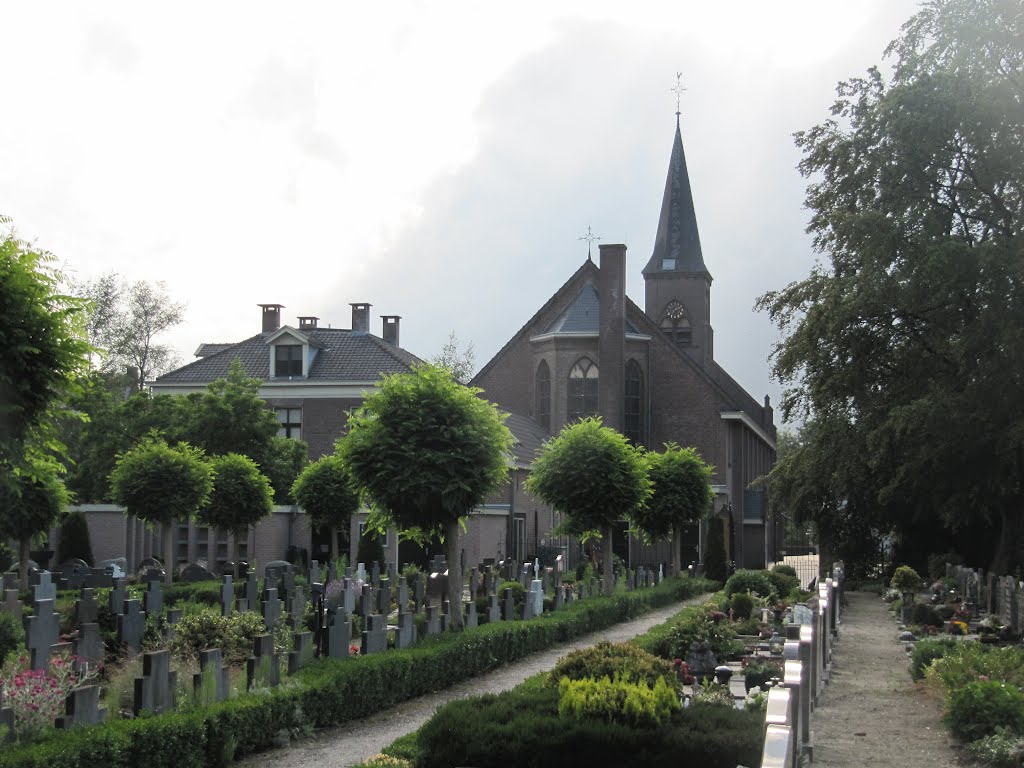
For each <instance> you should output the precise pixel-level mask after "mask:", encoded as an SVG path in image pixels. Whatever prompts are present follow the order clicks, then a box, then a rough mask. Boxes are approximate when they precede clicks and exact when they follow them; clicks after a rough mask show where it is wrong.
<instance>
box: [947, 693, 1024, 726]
mask: <svg viewBox="0 0 1024 768" xmlns="http://www.w3.org/2000/svg"><path fill="white" fill-rule="evenodd" d="M946 721H947V723H948V724H949V727H950V730H951V731H952V732H953V735H954V736H956V737H957V738H959V739H962V740H963V741H975V740H977V739H980V738H983V737H985V736H991V735H992V734H994V733H995V732H996V728H997V727H998V726H1005V727H1006V728H1009V729H1011V730H1013V731H1016V732H1020V731H1021V729H1024V692H1021V690H1020V689H1019V688H1017V687H1016V686H1013V685H1007V684H1005V683H1000V682H998V681H996V680H975V681H973V682H970V683H967V685H965V686H963V687H962V688H958V689H956V690H953V691H951V692H950V697H949V712H948V713H947V715H946Z"/></svg>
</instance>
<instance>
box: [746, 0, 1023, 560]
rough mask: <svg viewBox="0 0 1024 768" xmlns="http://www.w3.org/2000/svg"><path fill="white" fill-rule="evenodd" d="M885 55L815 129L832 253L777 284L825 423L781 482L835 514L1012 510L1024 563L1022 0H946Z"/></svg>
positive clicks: (813, 403) (922, 516)
mask: <svg viewBox="0 0 1024 768" xmlns="http://www.w3.org/2000/svg"><path fill="white" fill-rule="evenodd" d="M887 54H888V55H890V56H891V57H893V58H894V60H895V61H894V64H895V67H894V71H893V74H892V76H891V77H890V78H888V79H887V78H885V77H884V76H883V75H882V73H881V72H880V71H879V70H878V69H871V70H869V71H868V73H867V75H866V76H865V77H861V78H855V79H852V80H850V81H849V82H845V83H841V84H840V86H839V89H838V93H839V98H838V100H837V101H836V104H835V106H834V107H833V119H830V120H827V121H826V122H824V123H822V124H821V125H818V126H816V127H814V128H812V129H810V130H809V131H806V132H803V133H800V134H798V135H797V144H798V146H799V147H800V148H801V149H802V150H803V152H804V158H803V160H802V161H801V163H800V170H801V172H802V173H803V174H804V175H805V176H807V177H808V178H810V179H811V183H810V185H809V187H808V191H807V206H808V208H809V209H810V210H811V214H812V215H811V223H810V226H809V231H810V232H811V233H812V234H813V236H814V242H815V245H816V247H817V249H818V250H819V251H820V252H821V253H822V254H824V255H825V257H826V258H825V259H824V260H823V263H822V264H820V265H819V266H817V267H816V268H815V269H814V270H813V271H812V272H811V274H810V276H809V277H807V278H806V279H804V280H801V281H799V282H797V283H793V284H791V285H789V286H787V287H786V288H784V289H783V290H780V291H774V292H771V293H768V294H766V295H765V296H763V297H762V298H761V299H760V300H759V305H760V306H761V307H762V308H763V309H766V310H767V311H768V312H769V313H770V315H771V317H772V319H773V320H774V321H775V322H776V323H777V324H778V325H779V326H780V327H781V328H782V329H783V330H784V331H786V332H787V333H788V336H787V337H786V338H785V339H784V340H783V341H782V342H781V343H780V344H779V345H778V347H777V348H776V350H775V352H774V355H773V367H774V373H775V375H776V376H777V377H778V378H779V379H780V380H781V381H782V382H783V383H785V384H786V385H787V387H788V388H787V391H786V393H785V396H784V398H783V402H782V411H783V416H784V418H786V419H793V418H796V419H802V420H804V421H806V423H807V425H808V427H809V429H808V431H807V433H806V437H807V439H806V441H805V442H804V444H803V445H801V447H800V449H799V450H798V452H797V453H796V454H795V455H794V458H793V459H792V460H791V461H790V462H787V463H782V464H780V465H779V466H778V468H777V469H776V470H775V472H773V493H775V494H778V493H780V492H781V493H784V495H785V498H784V499H783V500H788V501H791V502H792V503H793V504H795V505H800V506H801V507H802V508H803V509H804V512H805V514H806V515H807V516H808V517H814V518H817V519H822V521H823V522H826V524H827V522H828V519H829V517H828V516H829V515H830V514H835V512H836V510H837V509H840V510H842V513H843V514H844V515H847V516H850V515H853V516H859V515H877V518H875V519H877V520H879V521H880V523H882V524H883V525H884V526H886V527H887V528H889V529H895V530H896V531H897V532H899V531H912V530H914V529H915V528H919V527H920V526H926V525H931V526H935V525H945V526H948V527H949V528H951V529H953V530H957V529H962V528H964V527H966V526H970V525H977V524H979V523H982V524H983V523H984V522H985V521H986V520H995V521H998V522H999V523H1000V527H1001V531H1002V534H1001V536H1000V537H999V541H998V547H997V548H996V551H995V552H994V553H993V556H992V559H991V567H992V568H993V569H995V570H997V571H999V572H1006V571H1008V570H1012V569H1013V567H1014V566H1015V565H1019V564H1020V563H1022V562H1024V558H1022V556H1024V551H1022V550H1024V531H1022V528H1024V258H1022V254H1024V239H1022V237H1024V236H1022V227H1024V217H1022V212H1024V6H1022V5H1021V4H1020V3H1019V2H1007V1H1006V0H933V1H932V2H928V3H926V4H925V5H924V6H923V7H922V9H921V11H920V12H918V13H917V14H916V15H915V16H914V17H912V18H911V19H910V20H909V21H908V22H907V23H906V24H905V25H904V26H903V28H902V31H901V34H900V36H899V37H898V38H897V39H896V40H895V41H894V42H893V43H892V44H891V45H890V46H889V48H888V49H887ZM834 447H839V448H840V450H839V451H838V452H835V451H833V450H831V449H832V448H834ZM795 469H799V470H800V472H799V475H798V476H799V477H800V478H801V482H800V483H793V482H776V481H779V480H784V479H785V478H786V477H787V476H788V477H790V478H792V477H794V476H797V475H794V470H795Z"/></svg>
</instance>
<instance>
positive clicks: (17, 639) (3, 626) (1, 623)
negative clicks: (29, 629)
mask: <svg viewBox="0 0 1024 768" xmlns="http://www.w3.org/2000/svg"><path fill="white" fill-rule="evenodd" d="M24 642H25V630H24V629H23V628H22V626H21V622H20V621H18V620H17V619H16V618H14V616H13V615H12V614H10V613H0V669H2V668H3V666H4V662H5V661H6V660H7V656H8V654H11V653H13V652H14V651H17V650H18V649H19V648H21V647H22V645H23V644H24Z"/></svg>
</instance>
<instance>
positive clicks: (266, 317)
mask: <svg viewBox="0 0 1024 768" xmlns="http://www.w3.org/2000/svg"><path fill="white" fill-rule="evenodd" d="M256 306H257V307H262V309H263V333H273V332H274V331H276V330H277V329H278V328H280V327H281V310H282V309H284V304H257V305H256Z"/></svg>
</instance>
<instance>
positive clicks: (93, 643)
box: [74, 624, 105, 670]
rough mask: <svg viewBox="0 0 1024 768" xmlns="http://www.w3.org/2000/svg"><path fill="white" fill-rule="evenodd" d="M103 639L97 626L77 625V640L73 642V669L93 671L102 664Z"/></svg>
mask: <svg viewBox="0 0 1024 768" xmlns="http://www.w3.org/2000/svg"><path fill="white" fill-rule="evenodd" d="M104 651H105V649H104V647H103V638H102V637H101V636H100V625H99V624H79V625H78V638H77V639H76V640H75V641H74V654H75V656H76V661H75V668H76V669H78V670H83V668H87V669H95V668H96V667H98V666H99V665H100V664H102V663H103V654H104Z"/></svg>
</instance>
